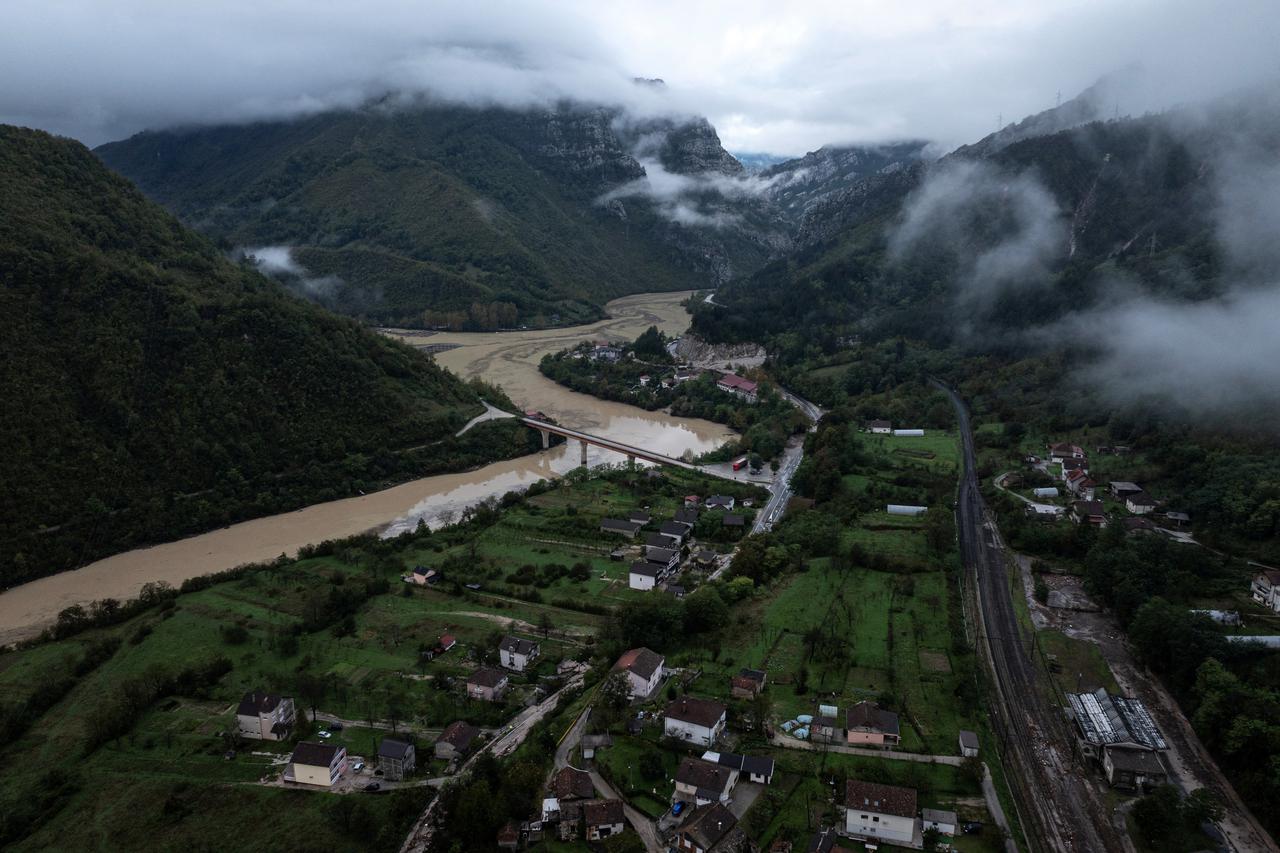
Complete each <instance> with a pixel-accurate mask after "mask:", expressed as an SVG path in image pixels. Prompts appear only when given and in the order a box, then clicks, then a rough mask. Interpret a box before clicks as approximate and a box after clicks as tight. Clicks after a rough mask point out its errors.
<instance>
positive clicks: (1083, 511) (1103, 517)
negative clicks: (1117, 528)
mask: <svg viewBox="0 0 1280 853" xmlns="http://www.w3.org/2000/svg"><path fill="white" fill-rule="evenodd" d="M1071 517H1072V518H1074V519H1075V520H1076V523H1077V524H1092V525H1093V526H1094V527H1106V526H1107V512H1106V508H1105V507H1104V506H1103V505H1102V501H1076V502H1075V503H1073V504H1071Z"/></svg>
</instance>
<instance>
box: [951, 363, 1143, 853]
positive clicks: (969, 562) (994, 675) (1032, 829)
mask: <svg viewBox="0 0 1280 853" xmlns="http://www.w3.org/2000/svg"><path fill="white" fill-rule="evenodd" d="M934 384H935V385H936V386H937V387H938V388H940V389H941V390H942V391H944V392H945V393H946V394H947V395H948V397H950V399H951V403H952V405H953V406H954V407H955V410H956V417H957V421H958V423H959V425H960V437H961V444H962V448H961V449H962V453H963V456H964V472H963V474H962V477H961V480H960V487H959V491H958V494H957V498H956V523H957V530H958V533H959V539H960V551H961V555H962V557H963V559H964V566H965V572H966V576H967V578H968V581H969V582H970V583H972V585H973V589H974V594H975V599H976V602H977V622H978V625H977V628H978V630H977V635H978V647H979V654H980V656H981V657H982V658H984V659H985V662H986V664H987V665H988V667H989V670H990V675H991V681H992V686H993V688H994V693H993V696H992V700H993V701H992V705H991V719H992V723H993V725H994V727H995V730H996V733H997V735H998V737H999V740H1000V743H1001V748H1002V752H1003V754H1004V755H1003V757H1004V764H1005V767H1006V768H1007V769H1008V770H1009V771H1010V773H1011V775H1012V777H1013V778H1012V779H1011V783H1012V784H1011V788H1012V789H1013V792H1014V796H1015V799H1016V801H1017V806H1018V814H1019V816H1020V818H1021V821H1022V824H1023V829H1024V831H1025V833H1026V836H1027V842H1028V844H1030V846H1031V848H1032V849H1033V850H1053V851H1065V853H1076V851H1080V853H1085V851H1088V853H1094V851H1098V853H1101V851H1106V853H1112V851H1117V853H1118V851H1130V850H1132V849H1133V846H1132V843H1131V842H1130V841H1129V839H1128V836H1127V835H1126V834H1125V833H1124V831H1123V830H1121V829H1118V828H1117V826H1116V825H1115V824H1114V823H1113V819H1119V818H1118V817H1114V818H1113V815H1112V814H1111V810H1110V809H1109V807H1108V806H1107V805H1106V802H1105V800H1104V799H1103V797H1102V795H1101V793H1100V792H1099V791H1098V790H1097V788H1096V787H1095V786H1094V785H1093V783H1092V782H1091V781H1090V780H1089V779H1088V778H1087V777H1086V775H1085V770H1084V768H1082V767H1081V766H1080V765H1079V763H1078V761H1077V760H1076V759H1075V757H1074V755H1073V754H1072V749H1071V742H1072V741H1071V734H1070V732H1069V730H1068V728H1067V723H1066V720H1065V717H1064V715H1063V713H1062V710H1061V709H1060V708H1056V707H1054V706H1053V705H1052V704H1051V703H1050V702H1049V701H1048V700H1047V699H1046V698H1045V694H1044V692H1043V691H1042V689H1041V688H1042V685H1041V684H1040V683H1039V680H1038V675H1037V672H1036V667H1035V663H1034V661H1033V659H1032V657H1031V654H1030V652H1029V651H1028V649H1027V647H1026V645H1025V644H1024V641H1023V639H1022V634H1021V628H1020V626H1019V624H1018V618H1017V614H1016V612H1015V610H1014V606H1013V600H1012V596H1011V591H1010V588H1009V579H1008V572H1007V571H1006V568H1005V559H1004V545H1003V542H1002V541H1001V540H1000V534H999V530H998V529H997V527H996V525H995V523H994V522H993V521H992V520H991V519H990V517H989V516H988V514H987V509H986V505H985V502H984V501H983V499H982V493H981V491H980V490H979V488H978V477H977V474H976V462H977V459H976V453H975V451H974V445H973V433H972V430H971V428H970V424H969V413H968V410H967V408H966V407H965V405H964V401H963V400H961V399H960V396H959V395H958V394H957V393H956V392H955V391H954V390H952V389H951V388H948V387H946V386H945V385H943V384H942V383H940V382H937V381H935V382H934Z"/></svg>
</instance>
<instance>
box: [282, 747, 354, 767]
mask: <svg viewBox="0 0 1280 853" xmlns="http://www.w3.org/2000/svg"><path fill="white" fill-rule="evenodd" d="M340 749H342V747H340V746H338V745H337V744H332V743H312V742H311V741H303V742H302V743H300V744H298V745H297V746H295V747H294V748H293V756H292V757H291V758H290V759H289V760H290V761H292V762H293V763H294V764H304V765H306V766H307V767H328V766H329V765H330V764H332V763H333V758H334V756H336V755H337V754H338V750H340Z"/></svg>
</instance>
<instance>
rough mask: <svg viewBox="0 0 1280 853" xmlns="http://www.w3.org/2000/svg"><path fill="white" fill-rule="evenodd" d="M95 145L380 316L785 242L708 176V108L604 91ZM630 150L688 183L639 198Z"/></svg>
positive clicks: (762, 213) (544, 306)
mask: <svg viewBox="0 0 1280 853" xmlns="http://www.w3.org/2000/svg"><path fill="white" fill-rule="evenodd" d="M97 153H98V155H99V156H100V157H101V158H102V159H103V161H104V162H106V163H107V164H108V165H109V166H111V167H112V168H113V169H115V170H117V171H119V172H120V173H122V174H124V175H125V176H126V177H128V178H129V179H131V180H133V181H135V182H136V183H137V184H138V186H140V187H141V188H142V190H143V191H144V192H146V193H147V194H148V195H149V196H151V197H152V198H153V199H155V200H157V201H159V202H161V203H162V204H164V205H166V206H167V207H169V208H170V210H172V211H173V212H175V213H176V214H178V216H179V217H181V218H182V219H183V220H184V221H186V222H187V223H188V224H190V225H192V226H193V227H195V228H197V229H199V230H201V231H203V232H205V233H206V234H208V235H209V236H211V237H213V238H214V239H215V240H217V241H218V242H219V243H220V244H221V245H222V247H223V248H224V249H227V250H230V249H234V248H247V249H253V248H257V247H262V246H276V247H289V248H292V250H293V251H292V262H293V263H294V264H295V265H296V266H297V267H298V269H297V270H295V271H294V272H295V273H296V275H295V278H297V279H298V281H297V282H296V284H297V285H298V287H299V289H300V290H304V291H305V292H306V294H307V295H308V296H311V297H313V298H317V299H319V300H320V301H321V302H322V303H324V304H327V305H329V306H330V307H333V308H335V309H336V310H339V311H342V312H344V313H348V314H351V315H353V316H357V317H361V318H364V319H367V320H371V321H374V322H378V323H382V324H395V325H405V326H418V327H421V326H424V325H426V326H449V327H452V328H468V329H485V328H496V327H500V326H512V325H516V324H521V325H543V324H555V323H567V322H572V321H583V320H587V319H593V318H596V317H598V316H601V315H602V311H601V306H602V305H603V303H604V302H605V301H607V300H608V299H611V298H614V297H616V296H621V295H624V294H627V293H636V292H642V291H655V290H678V289H686V288H695V287H704V286H707V285H708V284H715V283H718V282H719V281H720V280H723V279H725V278H727V277H728V276H729V275H733V274H744V273H748V272H751V271H753V270H754V269H757V268H758V267H759V266H760V265H761V264H762V263H763V262H764V260H765V259H766V258H767V257H768V256H769V254H770V252H772V251H773V250H774V249H775V248H776V244H777V241H778V240H779V239H781V238H780V237H779V235H778V228H780V226H778V225H777V223H776V222H774V220H773V219H772V218H771V217H770V215H769V214H768V211H767V209H766V208H765V207H763V206H760V205H758V204H756V203H755V202H754V201H752V200H750V199H733V200H728V199H726V198H725V197H724V196H723V195H722V193H721V192H720V190H719V189H718V188H717V186H716V185H714V184H713V183H711V181H712V179H724V180H728V179H729V178H730V176H732V175H736V174H737V173H738V172H741V170H742V166H741V164H739V163H738V162H737V161H736V160H734V159H733V158H732V157H731V156H730V155H729V154H728V153H727V152H726V151H725V150H724V149H723V148H722V147H721V145H720V141H719V139H718V137H717V136H716V134H715V131H714V129H712V128H711V126H710V125H709V124H707V123H706V122H705V121H695V122H691V123H685V124H680V123H676V122H673V121H668V120H650V121H647V122H645V123H640V124H634V123H628V122H627V121H625V120H624V118H623V117H622V116H620V115H619V114H618V113H617V112H616V111H614V110H609V109H605V108H591V107H582V106H570V105H564V106H561V107H559V108H557V109H553V110H528V111H517V110H506V109H498V108H491V109H472V108H463V107H447V106H439V105H426V104H403V103H396V104H390V103H384V104H372V105H369V106H367V107H366V108H363V109H359V110H351V111H340V112H329V113H323V114H319V115H315V116H311V117H309V118H303V119H298V120H294V121H274V122H267V123H260V124H254V125H237V126H222V127H211V128H200V129H182V130H169V131H161V132H147V133H141V134H138V135H137V136H134V137H132V138H130V139H127V140H124V141H121V142H115V143H111V144H108V145H104V146H102V147H100V148H99V149H97ZM637 158H643V159H645V161H646V163H647V168H648V169H649V170H650V171H653V170H663V171H665V172H669V173H671V174H673V175H677V176H679V177H680V178H681V179H683V180H686V181H687V183H688V186H687V187H686V189H687V190H688V193H687V195H686V196H685V197H683V198H682V199H681V200H680V201H679V202H678V203H677V202H676V201H673V199H672V198H670V197H668V196H663V197H661V198H657V197H655V196H652V195H651V194H650V193H649V189H648V187H647V185H646V184H645V178H646V175H647V172H646V165H642V164H641V161H640V159H637ZM699 181H704V183H699ZM726 205H728V206H731V207H732V209H733V213H732V215H729V214H726V213H725V212H724V210H723V208H725V206H726Z"/></svg>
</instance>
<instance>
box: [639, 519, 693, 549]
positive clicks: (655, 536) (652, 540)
mask: <svg viewBox="0 0 1280 853" xmlns="http://www.w3.org/2000/svg"><path fill="white" fill-rule="evenodd" d="M680 527H681V528H683V527H684V525H683V524H682V525H680ZM644 544H645V545H647V546H648V547H650V548H669V547H670V546H671V537H670V536H663V535H662V534H661V533H646V534H645V535H644Z"/></svg>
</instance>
